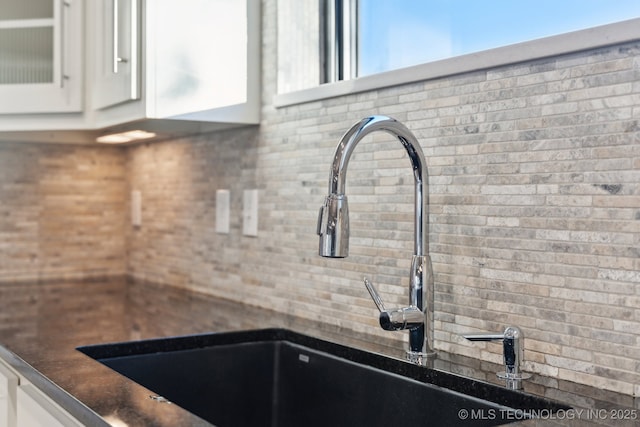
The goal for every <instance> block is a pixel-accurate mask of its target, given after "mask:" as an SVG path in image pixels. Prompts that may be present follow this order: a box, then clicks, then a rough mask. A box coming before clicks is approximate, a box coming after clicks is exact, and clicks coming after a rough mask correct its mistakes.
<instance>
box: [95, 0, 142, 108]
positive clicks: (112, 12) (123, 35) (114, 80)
mask: <svg viewBox="0 0 640 427" xmlns="http://www.w3.org/2000/svg"><path fill="white" fill-rule="evenodd" d="M91 3H92V4H91V5H90V7H91V8H92V10H91V22H93V24H94V25H96V30H97V31H95V33H94V34H95V36H94V41H93V43H94V45H93V46H94V49H93V51H94V54H95V55H96V58H95V63H94V84H95V87H94V91H93V93H92V102H91V103H92V106H93V108H94V109H101V108H105V107H110V106H113V105H117V104H120V103H122V102H126V101H131V100H135V99H139V98H140V87H139V80H140V70H139V63H140V58H139V55H140V54H139V48H140V42H139V40H140V28H139V27H140V16H139V11H140V2H139V0H99V1H94V2H91Z"/></svg>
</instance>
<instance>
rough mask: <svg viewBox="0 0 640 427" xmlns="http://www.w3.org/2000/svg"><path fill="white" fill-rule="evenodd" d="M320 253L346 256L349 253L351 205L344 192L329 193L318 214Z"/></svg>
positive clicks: (334, 256)
mask: <svg viewBox="0 0 640 427" xmlns="http://www.w3.org/2000/svg"><path fill="white" fill-rule="evenodd" d="M317 233H318V235H319V236H320V248H319V254H320V256H323V257H330V258H344V257H346V256H348V255H349V205H348V204H347V196H345V195H344V194H334V193H331V194H329V195H328V196H327V197H326V198H325V200H324V205H322V207H321V208H320V213H319V214H318V229H317Z"/></svg>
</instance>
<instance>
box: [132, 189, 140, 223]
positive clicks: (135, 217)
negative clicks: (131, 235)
mask: <svg viewBox="0 0 640 427" xmlns="http://www.w3.org/2000/svg"><path fill="white" fill-rule="evenodd" d="M131 225H132V226H134V227H140V226H141V225H142V193H141V192H140V190H132V191H131Z"/></svg>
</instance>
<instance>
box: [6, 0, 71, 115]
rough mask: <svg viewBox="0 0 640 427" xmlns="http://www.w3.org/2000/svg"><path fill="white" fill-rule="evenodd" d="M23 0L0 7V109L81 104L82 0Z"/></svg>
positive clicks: (46, 109) (60, 109)
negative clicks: (24, 0)
mask: <svg viewBox="0 0 640 427" xmlns="http://www.w3.org/2000/svg"><path fill="white" fill-rule="evenodd" d="M25 4H28V5H29V6H31V5H32V4H37V5H40V6H41V7H34V8H33V11H34V12H33V13H31V14H29V13H28V12H29V11H31V9H27V8H26V7H24V6H23V7H21V6H22V1H21V0H5V2H4V3H3V8H2V9H0V114H14V113H15V114H20V113H68V112H79V111H81V110H82V57H83V55H82V30H81V29H82V2H80V1H78V0H37V1H34V2H26V3H25Z"/></svg>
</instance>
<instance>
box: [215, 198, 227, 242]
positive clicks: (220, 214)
mask: <svg viewBox="0 0 640 427" xmlns="http://www.w3.org/2000/svg"><path fill="white" fill-rule="evenodd" d="M229 200H230V196H229V190H217V191H216V233H221V234H229V216H230V212H229V210H230V209H229V205H230V203H229Z"/></svg>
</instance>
